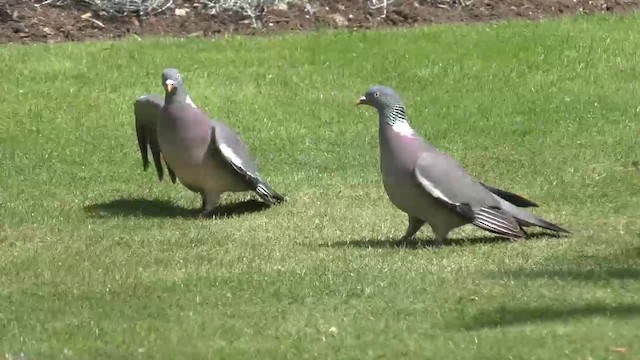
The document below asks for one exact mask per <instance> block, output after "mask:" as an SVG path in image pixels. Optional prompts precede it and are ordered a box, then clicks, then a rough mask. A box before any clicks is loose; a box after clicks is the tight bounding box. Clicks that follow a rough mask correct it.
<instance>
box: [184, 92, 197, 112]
mask: <svg viewBox="0 0 640 360" xmlns="http://www.w3.org/2000/svg"><path fill="white" fill-rule="evenodd" d="M184 102H186V103H187V104H189V105H191V107H193V108H195V109H197V108H198V106H196V103H194V102H193V100H191V96H189V95H187V98H186V99H185V101H184Z"/></svg>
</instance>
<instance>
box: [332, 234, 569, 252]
mask: <svg viewBox="0 0 640 360" xmlns="http://www.w3.org/2000/svg"><path fill="white" fill-rule="evenodd" d="M562 237H563V236H562V235H557V234H555V233H546V232H539V233H530V234H529V237H528V238H527V239H525V240H517V241H527V240H530V239H536V238H562ZM509 242H514V240H510V239H508V238H503V237H499V236H475V237H469V238H459V239H447V240H446V241H444V242H443V244H442V246H470V245H476V244H493V243H509ZM320 247H330V248H341V247H353V248H376V249H393V248H396V249H423V248H430V247H434V243H433V240H432V239H431V238H427V239H411V240H408V241H401V240H395V241H394V240H390V239H382V238H378V239H375V238H374V239H362V240H351V241H337V242H332V243H323V244H320Z"/></svg>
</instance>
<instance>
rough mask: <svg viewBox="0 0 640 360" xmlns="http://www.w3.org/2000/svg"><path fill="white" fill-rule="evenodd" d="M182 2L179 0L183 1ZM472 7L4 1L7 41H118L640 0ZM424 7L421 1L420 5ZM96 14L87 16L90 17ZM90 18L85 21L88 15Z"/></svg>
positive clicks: (430, 2) (476, 2) (520, 0)
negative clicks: (212, 9)
mask: <svg viewBox="0 0 640 360" xmlns="http://www.w3.org/2000/svg"><path fill="white" fill-rule="evenodd" d="M176 2H177V1H176ZM469 2H470V4H469V5H465V6H450V5H449V4H450V3H460V2H459V1H455V2H454V1H446V0H440V2H438V1H437V0H416V1H414V0H395V1H394V2H393V3H392V4H390V5H389V10H388V13H387V15H386V16H385V17H382V16H381V15H382V10H381V9H376V10H371V9H370V8H369V7H368V5H367V2H366V1H365V0H333V1H332V0H320V1H319V3H317V4H318V6H315V11H313V12H310V11H309V10H308V9H307V8H306V7H305V6H304V5H291V4H290V5H289V6H288V8H287V9H286V10H284V9H276V8H271V9H267V10H266V11H265V12H264V13H263V14H262V15H261V16H259V17H258V18H257V22H256V25H257V26H254V24H253V23H252V21H251V19H250V18H249V17H247V16H243V15H242V14H239V13H232V12H224V13H218V14H209V13H208V12H207V11H206V10H205V9H201V8H200V7H199V6H197V5H194V2H193V1H189V0H184V2H183V3H182V4H180V5H178V8H180V9H187V11H186V13H185V14H184V15H182V16H179V15H176V13H175V9H168V10H166V11H164V12H163V13H161V14H157V15H153V16H150V17H146V18H144V17H139V16H134V15H129V16H124V17H114V16H106V15H105V14H104V13H102V14H101V13H96V12H92V11H90V9H89V8H87V7H86V6H83V5H77V4H76V5H73V2H71V3H70V5H65V6H51V5H43V6H36V5H35V4H34V3H33V2H31V1H30V0H0V44H2V43H29V42H56V41H79V40H87V39H113V38H121V37H124V36H128V35H137V36H144V35H165V36H167V35H174V36H219V35H223V36H224V35H227V34H267V33H273V32H283V31H303V30H313V29H319V28H349V29H368V28H376V27H388V26H414V25H421V24H434V23H447V22H480V21H497V20H502V19H513V18H520V19H530V20H537V19H541V18H545V17H550V16H561V15H571V14H576V13H602V12H615V13H622V12H627V11H630V10H636V9H640V0H592V1H589V0H473V1H469ZM420 4H422V5H420ZM87 13H90V17H89V18H86V17H87V16H86V15H85V14H87ZM83 15H85V18H83Z"/></svg>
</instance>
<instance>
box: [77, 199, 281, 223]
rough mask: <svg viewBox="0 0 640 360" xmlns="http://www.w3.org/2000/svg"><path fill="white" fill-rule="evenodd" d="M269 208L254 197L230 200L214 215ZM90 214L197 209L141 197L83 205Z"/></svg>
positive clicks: (168, 213)
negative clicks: (235, 200)
mask: <svg viewBox="0 0 640 360" xmlns="http://www.w3.org/2000/svg"><path fill="white" fill-rule="evenodd" d="M267 208H269V205H268V204H267V203H264V202H262V201H258V200H255V199H249V200H243V201H237V202H231V203H226V204H221V205H219V206H218V207H217V208H216V209H215V211H214V214H215V216H216V217H235V216H240V215H244V214H250V213H256V212H260V211H263V210H266V209H267ZM84 210H85V211H86V212H87V213H89V214H90V215H91V216H94V217H98V218H106V217H113V216H128V217H149V218H185V219H188V218H197V216H198V214H199V211H198V209H195V208H194V209H187V208H184V207H182V206H178V205H175V204H173V203H172V202H170V201H167V200H148V199H141V198H133V199H130V198H129V199H116V200H111V201H107V202H103V203H97V204H92V205H88V206H85V207H84Z"/></svg>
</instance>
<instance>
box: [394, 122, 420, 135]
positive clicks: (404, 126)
mask: <svg viewBox="0 0 640 360" xmlns="http://www.w3.org/2000/svg"><path fill="white" fill-rule="evenodd" d="M391 129H393V131H395V132H397V133H398V134H400V135H402V136H411V137H413V136H414V135H415V131H413V129H412V128H411V125H409V123H408V122H406V121H397V122H396V123H395V124H393V125H391Z"/></svg>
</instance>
